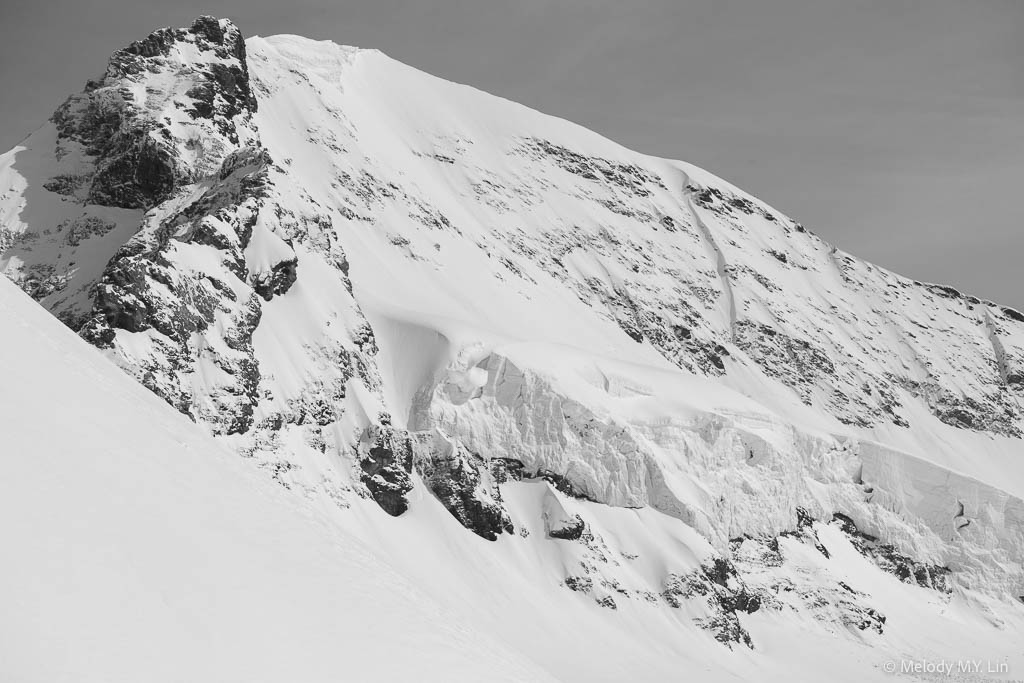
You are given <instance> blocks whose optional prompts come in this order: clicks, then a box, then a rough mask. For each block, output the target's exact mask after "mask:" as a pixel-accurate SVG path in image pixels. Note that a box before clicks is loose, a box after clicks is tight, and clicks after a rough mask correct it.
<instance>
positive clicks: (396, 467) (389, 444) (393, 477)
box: [359, 427, 413, 517]
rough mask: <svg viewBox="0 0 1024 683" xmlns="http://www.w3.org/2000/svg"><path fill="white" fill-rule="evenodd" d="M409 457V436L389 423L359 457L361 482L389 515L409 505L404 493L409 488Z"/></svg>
mask: <svg viewBox="0 0 1024 683" xmlns="http://www.w3.org/2000/svg"><path fill="white" fill-rule="evenodd" d="M412 461H413V449H412V439H410V438H409V436H408V435H407V434H404V433H402V432H399V431H396V430H394V429H391V428H390V427H384V428H381V429H380V431H379V432H378V434H377V436H376V438H375V440H374V445H373V446H372V447H370V449H369V452H368V453H366V454H365V455H363V456H362V457H361V458H360V459H359V466H360V467H361V468H362V470H363V474H362V478H361V479H362V482H363V484H365V485H366V488H367V489H369V491H370V495H371V496H372V497H373V499H374V500H375V501H376V502H377V504H378V505H380V507H381V509H383V510H384V511H385V512H387V513H388V514H389V515H391V516H392V517H397V516H399V515H401V514H402V513H403V512H405V511H406V510H408V509H409V501H408V499H407V498H406V495H407V494H408V493H409V491H411V490H412V478H411V477H410V474H411V473H412Z"/></svg>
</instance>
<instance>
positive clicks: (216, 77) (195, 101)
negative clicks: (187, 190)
mask: <svg viewBox="0 0 1024 683" xmlns="http://www.w3.org/2000/svg"><path fill="white" fill-rule="evenodd" d="M184 43H190V44H192V45H194V46H195V48H196V49H197V50H198V51H199V53H200V55H203V56H204V57H200V58H198V59H192V60H190V61H189V62H188V63H183V62H181V61H179V60H178V58H177V57H176V56H175V48H176V46H177V45H178V44H184ZM160 72H165V73H168V72H169V73H171V74H172V75H173V76H174V77H175V78H183V79H189V80H191V82H192V86H191V87H190V88H189V89H188V90H187V92H186V93H185V94H184V96H182V95H181V94H180V93H163V92H159V91H154V90H151V88H150V87H149V86H147V79H148V78H149V77H150V76H151V75H152V74H154V73H160ZM134 83H138V84H139V85H140V87H143V88H145V90H146V95H145V98H144V99H143V100H141V101H140V100H138V99H136V98H137V97H139V95H137V94H134V91H133V89H132V88H131V87H128V84H134ZM162 97H169V98H172V106H173V107H174V108H176V109H179V110H183V111H185V112H187V114H188V115H189V117H190V119H191V121H192V122H194V126H195V127H196V128H197V132H199V133H200V134H201V133H203V132H210V133H216V137H213V138H210V139H209V140H207V141H206V142H205V143H204V150H203V151H204V154H202V155H200V156H201V157H202V158H200V159H198V160H192V157H193V156H194V154H183V150H184V149H185V148H186V147H188V146H189V145H192V144H193V143H192V142H191V141H190V140H185V139H177V138H175V134H174V132H173V130H174V127H173V126H172V121H171V119H170V118H168V117H167V116H166V114H165V113H164V112H165V111H166V108H167V104H168V103H167V102H164V101H162V99H161V98H162ZM174 98H177V99H174ZM255 111H256V98H255V97H254V96H253V94H252V89H251V87H250V84H249V72H248V66H247V64H246V61H245V41H244V40H243V38H242V35H241V33H240V32H239V31H238V29H237V28H235V27H234V26H233V25H231V24H230V23H228V22H221V21H219V20H217V19H214V18H212V17H201V18H199V19H197V20H196V22H195V23H194V24H193V25H192V27H191V28H189V29H169V28H168V29H161V30H159V31H155V32H154V33H152V34H150V35H149V36H148V37H146V38H145V39H143V40H141V41H137V42H135V43H132V44H131V45H129V46H127V47H125V48H123V49H121V50H118V51H117V52H115V53H114V54H113V55H112V56H111V58H110V62H109V64H108V66H107V71H106V73H105V74H104V75H103V77H102V78H100V79H99V80H97V81H91V82H90V83H89V84H88V86H87V87H86V89H85V91H84V92H82V93H80V94H78V95H74V96H72V97H70V98H69V99H68V100H67V101H66V102H65V103H64V104H63V105H61V107H60V108H59V109H58V110H57V111H56V112H55V113H54V115H53V118H52V121H53V122H54V124H55V125H56V126H57V130H58V132H59V135H60V138H59V141H58V147H59V148H60V147H63V148H72V147H76V146H77V147H78V148H79V149H81V150H82V152H84V153H85V154H86V155H88V156H90V157H92V159H93V163H94V165H95V171H94V173H93V174H92V177H91V178H77V179H75V185H74V187H75V188H77V187H78V186H81V185H87V186H88V187H87V191H86V193H85V201H87V202H88V203H90V204H100V205H103V206H116V207H122V208H137V209H148V208H151V207H153V206H156V205H157V204H159V203H161V202H162V201H164V200H165V199H167V198H169V197H170V196H171V195H172V194H173V193H174V192H175V190H176V189H177V188H179V187H180V186H182V185H185V184H188V183H191V182H194V181H196V180H198V179H199V178H201V177H202V176H203V175H205V170H206V169H209V168H212V167H215V166H216V165H218V164H219V163H220V161H221V160H222V158H223V154H224V153H225V152H227V151H230V150H229V149H228V146H230V145H237V144H239V142H240V139H241V136H240V133H239V129H238V125H239V124H240V123H241V124H246V123H247V122H248V120H249V117H250V116H251V115H252V113H253V112H255ZM247 135H248V134H247ZM186 159H189V160H188V161H186ZM52 182H57V180H55V181H52ZM58 185H59V188H60V189H62V190H63V191H68V190H73V189H74V188H71V187H68V183H67V182H60V183H58Z"/></svg>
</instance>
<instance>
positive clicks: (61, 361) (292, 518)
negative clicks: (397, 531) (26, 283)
mask: <svg viewBox="0 0 1024 683" xmlns="http://www.w3.org/2000/svg"><path fill="white" fill-rule="evenodd" d="M0 319H2V320H3V327H2V331H0V357H2V358H3V359H4V364H3V369H2V371H0V373H2V374H0V435H2V436H0V453H2V456H3V467H4V472H5V475H4V477H3V478H2V479H0V517H2V518H3V520H4V522H3V524H0V545H2V547H3V548H4V553H3V558H4V559H3V563H2V566H0V604H3V615H2V617H0V678H2V679H3V680H4V681H9V682H11V683H15V682H20V681H40V682H41V681H47V682H56V681H76V682H77V681H104V682H113V681H139V680H146V681H182V680H204V681H282V680H301V681H328V680H338V679H339V672H346V675H347V676H350V677H351V678H352V679H353V680H382V681H388V680H400V679H403V678H406V679H415V680H424V679H430V680H437V681H448V680H465V681H479V680H510V681H511V680H516V681H519V680H550V679H549V678H548V677H547V676H546V675H545V674H544V673H543V672H542V671H541V670H540V669H538V668H537V667H536V666H534V665H532V664H531V663H530V662H529V660H528V658H527V657H526V656H524V655H520V654H516V653H513V652H511V651H510V650H508V649H507V648H506V647H505V646H503V645H500V644H498V643H497V642H496V641H495V640H493V639H489V638H486V637H484V636H482V635H480V634H479V633H478V632H476V631H474V630H473V629H472V628H468V627H466V626H465V625H464V624H462V623H460V620H459V619H458V617H457V616H455V614H454V613H452V612H451V611H448V610H445V609H443V608H441V607H440V606H439V605H438V603H437V602H434V601H432V600H431V599H430V598H428V597H426V596H424V594H423V592H422V590H421V589H418V588H416V587H414V585H413V584H411V583H409V581H407V580H406V579H404V578H402V577H401V576H400V575H399V574H398V573H396V571H395V570H394V569H392V568H391V567H390V566H389V565H388V564H386V563H385V562H383V561H382V560H381V559H380V558H379V554H378V553H377V551H375V550H373V549H371V548H370V547H369V546H367V545H365V544H363V543H361V542H359V541H358V540H356V539H355V538H354V537H353V536H352V535H351V534H348V533H345V532H344V531H343V530H341V529H339V528H338V527H337V525H334V524H330V523H329V522H328V521H327V520H326V519H325V518H324V517H323V516H322V515H318V514H316V513H315V512H314V511H312V510H310V509H308V508H304V507H303V506H301V505H299V504H297V501H296V500H294V499H293V498H291V497H290V496H288V495H286V493H285V492H284V491H283V490H282V489H280V487H278V486H276V485H275V484H273V483H272V482H268V481H267V480H266V479H265V478H263V477H260V476H257V475H256V474H255V473H254V472H253V470H252V469H251V468H249V467H247V466H246V465H245V464H244V463H243V462H241V461H239V460H238V458H237V457H236V456H234V455H232V454H230V453H228V452H227V451H226V450H225V449H223V447H221V446H220V445H219V444H217V443H216V442H215V441H214V440H212V439H211V438H210V437H208V436H206V435H205V434H203V433H201V432H200V431H199V430H197V429H196V428H195V425H193V424H192V423H190V422H189V421H188V420H186V419H185V418H183V417H182V416H180V415H178V414H177V413H175V412H174V411H173V410H172V409H171V408H169V407H168V406H167V405H166V404H164V403H163V402H162V401H160V400H159V399H157V398H156V397H155V396H153V395H152V394H150V393H149V392H148V391H146V390H145V389H143V388H142V387H141V386H139V385H138V384H136V383H135V382H133V381H132V380H131V379H130V378H129V377H127V376H126V375H124V374H123V373H121V372H119V371H118V370H117V369H116V368H114V367H113V366H111V365H110V364H109V362H108V361H106V360H105V359H103V358H102V357H101V356H100V355H99V354H97V353H96V352H95V351H94V350H93V349H91V348H89V347H88V346H86V345H83V344H82V342H81V340H80V339H78V338H76V337H75V336H74V335H73V334H72V333H71V332H70V331H69V330H67V329H66V328H64V327H63V326H62V325H61V324H60V323H58V322H57V321H56V320H55V319H53V318H52V317H50V316H49V314H47V313H46V312H45V311H43V310H42V309H40V308H38V307H37V306H36V304H34V303H33V302H32V300H31V299H29V298H28V297H26V296H25V295H24V294H22V293H21V292H19V291H17V289H15V288H14V287H13V286H12V285H11V284H10V283H8V282H6V281H4V282H0ZM396 653H401V656H395V655H396Z"/></svg>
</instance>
